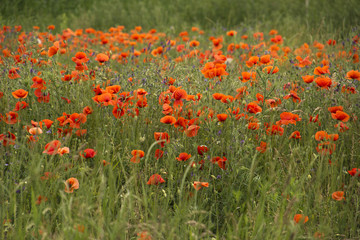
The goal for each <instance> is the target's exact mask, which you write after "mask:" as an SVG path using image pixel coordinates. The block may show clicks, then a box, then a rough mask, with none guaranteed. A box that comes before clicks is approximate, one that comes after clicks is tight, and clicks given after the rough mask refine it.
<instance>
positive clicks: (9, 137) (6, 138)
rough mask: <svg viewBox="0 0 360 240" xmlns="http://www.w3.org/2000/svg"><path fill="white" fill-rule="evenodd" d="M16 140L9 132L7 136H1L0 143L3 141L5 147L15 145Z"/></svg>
mask: <svg viewBox="0 0 360 240" xmlns="http://www.w3.org/2000/svg"><path fill="white" fill-rule="evenodd" d="M15 140H16V136H15V135H14V134H13V133H11V132H8V134H7V135H5V134H0V142H1V141H2V145H3V146H5V147H6V146H8V145H15Z"/></svg>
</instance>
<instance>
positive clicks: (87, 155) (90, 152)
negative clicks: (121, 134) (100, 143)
mask: <svg viewBox="0 0 360 240" xmlns="http://www.w3.org/2000/svg"><path fill="white" fill-rule="evenodd" d="M96 153H97V152H96V151H95V150H94V149H91V148H88V149H85V150H84V151H83V153H80V156H82V157H83V158H93V157H95V155H96Z"/></svg>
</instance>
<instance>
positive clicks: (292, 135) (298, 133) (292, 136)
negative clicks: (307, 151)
mask: <svg viewBox="0 0 360 240" xmlns="http://www.w3.org/2000/svg"><path fill="white" fill-rule="evenodd" d="M291 138H294V139H300V138H301V136H300V132H299V131H294V132H293V133H291V135H290V137H289V139H291Z"/></svg>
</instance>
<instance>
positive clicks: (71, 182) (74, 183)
mask: <svg viewBox="0 0 360 240" xmlns="http://www.w3.org/2000/svg"><path fill="white" fill-rule="evenodd" d="M79 186H80V185H79V181H78V180H77V179H76V178H69V179H68V180H66V182H65V190H64V191H65V192H66V193H72V192H74V190H75V189H79Z"/></svg>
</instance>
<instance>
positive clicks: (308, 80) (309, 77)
mask: <svg viewBox="0 0 360 240" xmlns="http://www.w3.org/2000/svg"><path fill="white" fill-rule="evenodd" d="M302 79H303V80H304V82H305V83H312V82H313V81H314V76H312V75H306V76H302Z"/></svg>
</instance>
